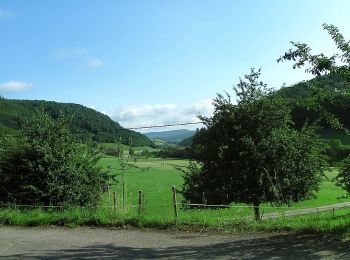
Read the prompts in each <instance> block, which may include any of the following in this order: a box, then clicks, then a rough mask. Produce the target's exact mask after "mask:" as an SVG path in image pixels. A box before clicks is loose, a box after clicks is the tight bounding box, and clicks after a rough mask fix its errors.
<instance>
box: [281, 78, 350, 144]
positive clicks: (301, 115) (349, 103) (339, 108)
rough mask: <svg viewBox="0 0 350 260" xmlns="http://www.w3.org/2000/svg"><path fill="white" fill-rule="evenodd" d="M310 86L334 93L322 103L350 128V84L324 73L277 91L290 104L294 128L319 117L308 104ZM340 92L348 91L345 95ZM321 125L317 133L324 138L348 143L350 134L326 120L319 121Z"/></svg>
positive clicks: (310, 94)
mask: <svg viewBox="0 0 350 260" xmlns="http://www.w3.org/2000/svg"><path fill="white" fill-rule="evenodd" d="M311 86H317V87H319V88H320V89H323V90H324V91H332V92H333V93H334V90H336V91H335V93H338V95H337V94H336V96H335V97H334V99H333V100H331V101H327V102H325V103H324V104H323V106H324V107H326V109H327V111H330V112H331V113H332V114H333V115H335V116H336V117H337V118H338V119H340V121H341V122H342V123H343V124H344V126H345V127H347V128H350V114H349V111H350V94H349V93H350V84H349V83H348V82H346V81H344V80H343V79H341V78H340V77H339V76H337V75H326V76H319V77H315V78H313V79H311V80H308V81H302V82H299V83H297V84H294V85H292V86H290V87H284V88H281V89H280V90H279V91H278V93H279V94H280V95H281V96H282V97H283V98H284V99H285V100H286V101H287V102H288V103H289V104H290V106H291V108H292V119H293V122H294V124H295V126H296V128H298V129H300V128H301V127H302V126H303V125H304V124H305V122H306V121H307V122H308V123H312V122H314V121H315V120H317V119H319V118H320V116H319V114H318V113H317V112H316V111H314V110H312V109H311V108H310V106H309V104H310V103H311V102H312V99H313V98H314V97H313V90H312V88H311ZM340 92H343V93H344V92H345V93H348V94H347V95H343V94H340ZM320 125H321V126H322V127H323V128H322V129H321V130H320V131H319V134H320V136H321V137H322V138H324V139H338V140H340V141H341V142H342V143H343V144H350V136H348V135H346V134H345V133H344V132H342V131H341V130H336V129H333V128H332V127H330V125H328V124H327V123H326V122H324V121H321V122H320Z"/></svg>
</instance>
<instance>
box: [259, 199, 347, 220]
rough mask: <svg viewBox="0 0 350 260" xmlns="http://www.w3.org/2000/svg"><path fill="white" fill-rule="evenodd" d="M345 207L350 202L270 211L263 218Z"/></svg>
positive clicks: (290, 215)
mask: <svg viewBox="0 0 350 260" xmlns="http://www.w3.org/2000/svg"><path fill="white" fill-rule="evenodd" d="M344 208H350V202H343V203H337V204H332V205H327V206H321V207H315V208H305V209H295V210H288V211H284V212H276V213H268V214H264V215H263V216H262V218H263V219H271V218H277V217H280V216H281V215H282V216H286V217H292V216H297V215H304V214H308V213H319V212H326V211H332V210H333V209H334V210H339V209H344Z"/></svg>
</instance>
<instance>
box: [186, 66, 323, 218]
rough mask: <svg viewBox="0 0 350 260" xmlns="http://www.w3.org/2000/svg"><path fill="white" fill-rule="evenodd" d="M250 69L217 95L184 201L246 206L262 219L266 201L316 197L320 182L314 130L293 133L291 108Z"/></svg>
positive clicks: (196, 145)
mask: <svg viewBox="0 0 350 260" xmlns="http://www.w3.org/2000/svg"><path fill="white" fill-rule="evenodd" d="M259 76H260V70H259V71H255V70H254V69H252V70H251V73H250V74H249V75H246V76H245V78H244V80H242V79H240V82H239V83H238V84H237V85H236V86H235V87H234V91H235V94H236V96H237V103H233V102H232V101H231V97H230V95H228V94H227V95H226V96H223V95H218V97H217V98H216V99H215V100H214V106H215V111H214V115H213V116H212V117H201V120H203V122H204V123H205V127H204V128H202V129H200V130H199V131H197V133H196V135H195V136H194V138H193V144H192V147H193V150H194V154H195V161H193V162H192V163H191V164H190V166H189V168H188V172H187V174H186V175H185V184H184V189H183V194H184V197H185V199H186V200H187V201H189V202H192V203H201V202H202V200H203V195H204V196H205V200H206V202H207V203H210V204H221V203H225V204H227V203H232V202H234V203H246V204H249V205H252V206H253V207H254V212H255V218H256V219H259V218H260V205H261V203H264V202H269V203H272V204H276V205H280V204H284V203H290V202H298V201H300V200H303V199H306V198H309V197H310V196H313V195H314V191H316V190H317V189H318V184H319V181H320V174H321V173H320V160H319V159H318V158H319V157H318V147H317V144H316V138H314V136H313V131H312V130H306V129H304V130H302V131H297V130H295V129H293V128H292V122H291V117H290V109H289V108H288V106H287V105H286V104H285V103H284V101H283V100H282V99H281V98H279V97H278V96H277V95H276V94H275V93H274V91H272V90H270V89H267V87H266V85H265V84H264V83H263V82H261V81H259Z"/></svg>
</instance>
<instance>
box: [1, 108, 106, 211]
mask: <svg viewBox="0 0 350 260" xmlns="http://www.w3.org/2000/svg"><path fill="white" fill-rule="evenodd" d="M70 121H71V120H70V119H69V118H67V117H64V116H60V117H59V118H58V119H57V120H55V121H54V120H53V119H52V118H51V117H50V116H49V115H48V114H47V113H45V112H44V109H41V111H40V112H39V113H38V114H37V115H35V117H34V119H33V121H32V123H31V124H30V125H29V126H28V127H27V128H26V129H25V130H24V131H23V134H22V136H21V137H19V138H8V139H4V140H1V142H0V202H2V203H20V204H42V205H77V206H87V205H91V206H93V205H96V204H97V203H98V202H99V200H100V197H101V195H102V192H103V187H105V183H106V182H107V178H108V177H107V174H106V173H105V172H103V171H102V169H101V168H100V167H97V166H96V163H97V161H98V159H99V157H98V156H97V152H96V151H95V150H94V149H93V148H92V146H89V145H85V144H78V143H76V142H75V140H74V137H73V135H72V134H71V132H70V127H69V125H70Z"/></svg>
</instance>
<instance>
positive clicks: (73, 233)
mask: <svg viewBox="0 0 350 260" xmlns="http://www.w3.org/2000/svg"><path fill="white" fill-rule="evenodd" d="M2 257H3V258H6V259H7V258H9V259H18V258H20V259H21V258H25V259H71V258H78V259H79V258H89V259H100V258H103V259H154V258H156V259H350V249H349V248H345V247H344V246H341V245H340V244H337V243H336V242H334V241H328V239H327V238H324V237H317V236H314V235H291V234H246V235H218V234H208V233H204V234H200V233H183V232H173V231H164V232H160V231H154V230H111V229H92V228H77V229H62V228H13V227H0V258H2Z"/></svg>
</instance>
